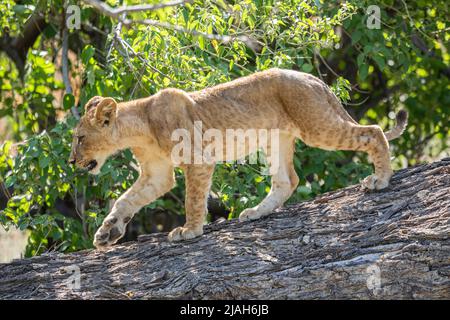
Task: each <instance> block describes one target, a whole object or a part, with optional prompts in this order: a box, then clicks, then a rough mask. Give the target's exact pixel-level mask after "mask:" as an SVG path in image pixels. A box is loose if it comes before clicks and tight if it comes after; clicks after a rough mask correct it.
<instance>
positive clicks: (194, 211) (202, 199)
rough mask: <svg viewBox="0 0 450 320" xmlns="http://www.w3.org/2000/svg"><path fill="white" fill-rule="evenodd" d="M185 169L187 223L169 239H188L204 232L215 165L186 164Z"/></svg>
mask: <svg viewBox="0 0 450 320" xmlns="http://www.w3.org/2000/svg"><path fill="white" fill-rule="evenodd" d="M183 169H184V174H185V180H186V199H185V210H186V223H185V225H184V226H183V227H178V228H175V229H173V230H172V231H171V232H170V233H169V241H180V240H188V239H192V238H195V237H198V236H200V235H202V234H203V223H204V221H205V217H206V213H207V200H208V195H209V190H210V188H211V180H212V175H213V173H214V165H186V166H185V167H183Z"/></svg>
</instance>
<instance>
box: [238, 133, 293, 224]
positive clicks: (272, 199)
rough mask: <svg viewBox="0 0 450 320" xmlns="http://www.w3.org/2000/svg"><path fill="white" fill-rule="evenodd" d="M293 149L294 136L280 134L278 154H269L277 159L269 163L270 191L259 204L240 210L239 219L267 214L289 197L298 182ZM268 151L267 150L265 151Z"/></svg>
mask: <svg viewBox="0 0 450 320" xmlns="http://www.w3.org/2000/svg"><path fill="white" fill-rule="evenodd" d="M271 149H272V151H273V152H275V150H276V149H275V148H273V146H272V148H271ZM294 150H295V137H293V136H289V135H283V134H280V140H279V154H272V155H271V156H272V157H277V160H278V161H272V162H270V163H269V164H270V166H271V170H272V169H275V170H274V171H273V172H274V174H273V175H272V187H271V188H270V192H269V194H268V195H267V196H266V197H265V198H264V199H263V201H261V203H260V204H259V205H257V206H256V207H253V208H248V209H245V210H244V211H242V212H241V214H240V215H239V220H240V221H246V220H254V219H258V218H261V217H263V216H267V215H269V214H271V213H272V212H273V210H275V209H277V208H279V207H281V206H282V205H283V204H284V202H286V200H287V199H289V197H290V196H291V195H292V193H293V192H294V190H295V188H297V185H298V182H299V179H298V176H297V173H296V172H295V169H294ZM269 152H270V151H269V150H268V152H267V153H269ZM268 160H269V159H268ZM277 162H278V163H277Z"/></svg>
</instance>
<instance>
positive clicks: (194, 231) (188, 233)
mask: <svg viewBox="0 0 450 320" xmlns="http://www.w3.org/2000/svg"><path fill="white" fill-rule="evenodd" d="M202 234H203V226H201V227H200V228H189V227H178V228H175V229H173V230H172V231H171V232H170V233H169V236H168V238H169V241H170V242H173V241H181V240H189V239H193V238H195V237H198V236H201V235H202Z"/></svg>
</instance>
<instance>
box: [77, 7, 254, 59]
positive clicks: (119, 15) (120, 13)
mask: <svg viewBox="0 0 450 320" xmlns="http://www.w3.org/2000/svg"><path fill="white" fill-rule="evenodd" d="M83 1H84V2H85V3H87V4H90V5H91V6H93V7H94V8H95V9H97V10H98V11H100V12H101V13H103V14H104V15H106V16H108V17H111V18H114V19H117V20H118V21H119V22H121V23H122V24H123V25H124V26H127V27H128V26H131V25H134V24H141V25H148V26H154V27H160V28H165V29H169V30H173V31H175V32H180V33H187V34H191V35H193V36H201V37H204V38H206V39H208V40H217V41H220V42H222V43H230V42H232V41H234V40H237V41H241V42H243V43H245V44H246V45H247V46H248V47H249V48H250V49H252V50H254V51H256V50H257V49H258V47H259V43H258V42H257V41H256V40H255V39H252V38H250V37H248V36H245V35H232V36H229V35H219V34H211V33H207V32H202V31H198V30H189V29H187V28H184V27H182V26H179V25H174V24H171V23H167V22H162V21H157V20H153V19H143V20H134V19H128V18H126V13H129V12H142V11H151V10H156V9H160V8H164V7H168V6H176V5H183V4H185V3H188V2H190V1H181V0H179V1H177V0H175V1H169V2H165V3H160V4H155V5H136V6H122V7H120V8H118V9H114V8H112V7H110V6H109V5H107V4H106V3H104V2H100V1H98V0H83Z"/></svg>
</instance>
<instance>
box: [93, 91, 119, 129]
mask: <svg viewBox="0 0 450 320" xmlns="http://www.w3.org/2000/svg"><path fill="white" fill-rule="evenodd" d="M116 111H117V102H116V100H114V99H113V98H103V99H102V100H101V101H100V102H99V103H98V105H97V107H96V109H95V116H94V118H95V121H96V123H97V124H98V125H100V126H102V127H106V126H109V125H110V124H111V123H112V122H113V121H114V120H115V118H116Z"/></svg>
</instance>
